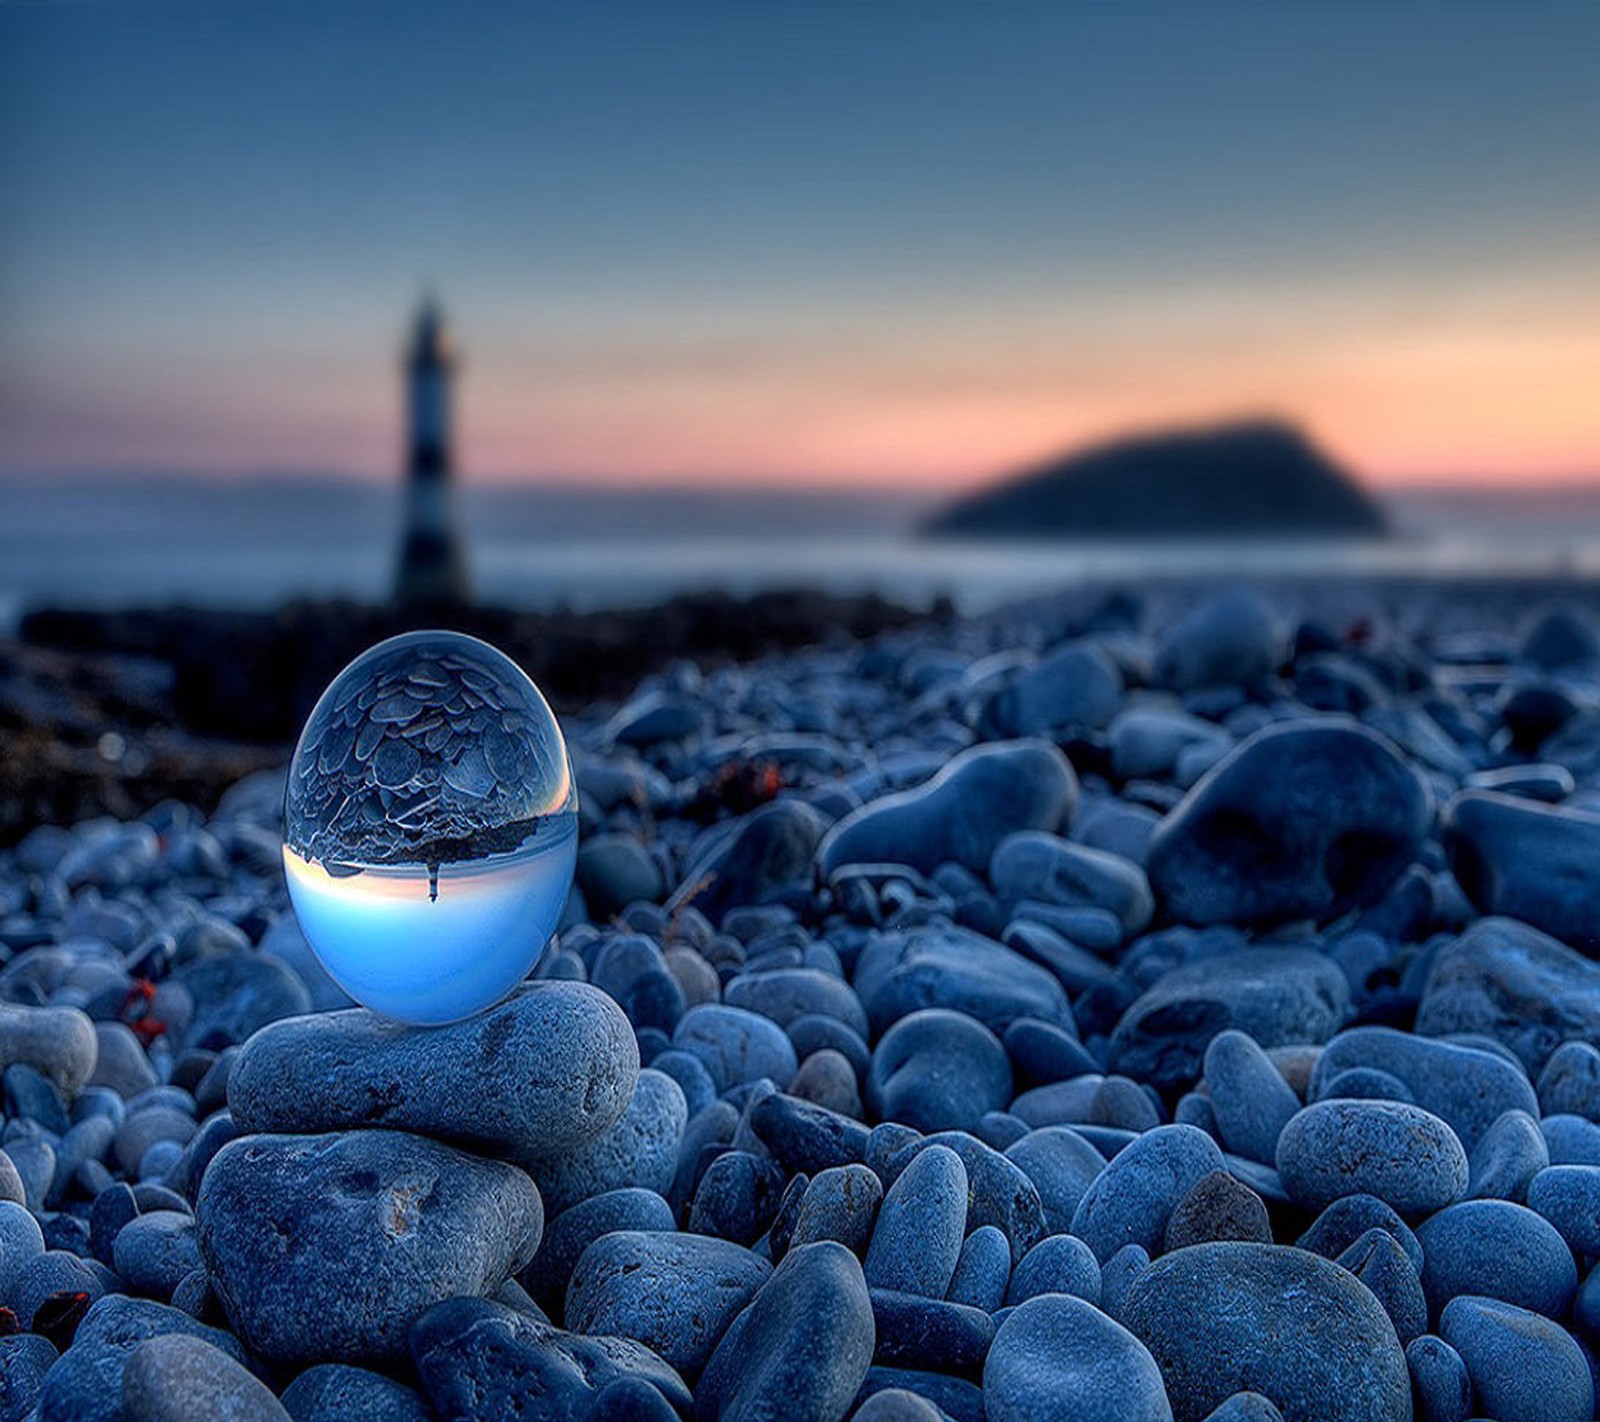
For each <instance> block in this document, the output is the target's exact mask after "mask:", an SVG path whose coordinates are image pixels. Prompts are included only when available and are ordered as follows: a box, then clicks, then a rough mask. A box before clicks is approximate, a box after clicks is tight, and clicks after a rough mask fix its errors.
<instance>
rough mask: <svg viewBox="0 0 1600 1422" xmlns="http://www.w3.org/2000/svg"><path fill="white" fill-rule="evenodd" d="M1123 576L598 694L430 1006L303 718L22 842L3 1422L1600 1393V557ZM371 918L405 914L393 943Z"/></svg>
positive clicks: (1356, 1419)
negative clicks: (331, 958)
mask: <svg viewBox="0 0 1600 1422" xmlns="http://www.w3.org/2000/svg"><path fill="white" fill-rule="evenodd" d="M1548 591H1549V590H1548V589H1547V590H1545V593H1541V595H1540V596H1538V597H1537V598H1535V597H1532V596H1528V595H1526V594H1525V592H1523V591H1520V590H1516V589H1511V588H1509V587H1508V588H1503V589H1499V590H1490V591H1488V592H1484V591H1483V590H1481V589H1479V590H1476V591H1473V592H1470V593H1469V592H1468V591H1466V590H1464V589H1459V588H1453V587H1451V586H1449V585H1434V586H1425V585H1420V584H1419V585H1412V586H1408V587H1403V588H1389V589H1384V588H1379V587H1377V586H1375V585H1372V584H1363V583H1359V582H1352V583H1349V584H1346V585H1343V586H1341V587H1338V588H1333V589H1323V590H1317V589H1313V588H1286V587H1282V586H1277V587H1258V588H1243V587H1238V588H1226V587H1217V586H1210V585H1208V586H1196V587H1186V588H1178V587H1163V588H1161V589H1158V590H1156V591H1153V592H1149V593H1147V594H1145V595H1136V594H1131V593H1125V592H1124V593H1101V592H1092V590H1082V591H1080V592H1079V593H1077V594H1076V595H1074V596H1073V597H1071V598H1062V599H1044V600H1039V601H1035V602H1030V603H1027V604H1023V605H1018V606H1014V607H1011V608H1006V609H1002V610H1000V611H998V612H994V613H990V614H987V615H984V616H972V617H954V616H949V617H944V618H941V619H940V620H938V621H937V622H934V621H927V622H916V623H912V624H910V625H906V626H895V627H890V628H888V629H886V630H882V631H878V632H876V633H875V634H874V635H872V636H870V637H867V638H865V639H861V640H849V639H838V640H835V641H832V642H829V643H827V644H825V645H820V646H816V647H811V648H803V649H799V650H785V651H781V652H775V653H772V654H769V655H766V656H763V657H761V658H759V659H757V660H752V661H748V662H745V663H743V664H737V665H727V664H721V665H711V664H709V663H708V664H706V665H704V666H701V665H697V664H695V663H694V662H692V661H689V660H679V661H676V662H674V663H672V664H671V665H669V666H667V667H666V668H665V669H664V670H662V671H659V672H655V673H652V674H649V675H647V676H646V677H645V678H644V679H643V680H641V681H640V682H639V683H638V684H637V686H635V687H634V688H633V689H632V690H631V691H629V692H627V693H625V694H623V695H621V696H617V697H613V698H612V699H610V700H608V701H604V702H596V703H593V704H592V705H589V706H586V707H585V708H584V709H582V710H579V711H576V712H571V713H568V712H565V711H563V708H562V707H561V705H560V704H559V701H558V702H557V704H556V708H555V709H556V711H557V713H558V714H559V715H560V719H561V724H562V727H563V730H564V732H565V735H566V740H567V744H568V748H569V751H570V754H571V758H572V765H573V770H574V773H575V778H576V783H577V788H578V799H579V815H580V820H579V824H580V840H579V848H578V853H577V871H576V882H575V885H574V888H573V891H572V893H571V894H570V896H569V897H568V900H567V902H566V906H565V909H564V912H563V914H562V918H561V923H560V926H559V928H558V930H557V932H556V934H555V935H554V937H553V938H552V940H551V942H550V943H549V945H548V947H547V948H546V950H545V952H544V954H543V956H542V957H541V958H540V959H539V961H538V964H537V966H536V967H535V969H534V971H533V973H532V974H531V976H530V978H529V979H528V981H526V982H525V983H523V984H522V985H521V986H520V987H519V988H517V989H516V990H515V991H514V992H513V994H512V995H511V996H510V997H509V998H507V999H506V1000H504V1001H503V1002H501V1003H500V1004H498V1005H497V1006H494V1007H492V1008H490V1009H488V1010H486V1011H484V1012H482V1013H479V1014H477V1015H475V1016H473V1017H470V1018H467V1019H466V1020H464V1021H460V1022H456V1023H453V1024H451V1025H447V1026H443V1027H437V1028H416V1027H408V1026H405V1025H403V1024H400V1023H397V1022H393V1021H390V1020H388V1019H385V1018H383V1017H381V1016H378V1015H377V1014H375V1013H372V1012H370V1011H368V1010H367V1009H365V1008H361V1007H356V1006H354V1005H353V1004H352V1003H351V1002H350V1000H349V999H348V998H347V997H346V996H345V994H344V993H343V991H342V990H341V989H340V988H339V987H338V986H337V984H335V982H334V981H333V980H332V979H331V978H330V977H329V976H328V975H327V973H326V972H325V971H324V969H323V968H322V966H321V965H320V963H319V962H318V960H317V957H316V955H315V953H314V952H313V950H312V949H311V947H310V945H309V944H308V942H307V941H306V939H305V937H304V935H303V934H302V932H301V931H300V928H299V926H298V925H297V923H296V920H295V917H294V914H293V912H292V910H291V909H290V906H289V900H288V894H287V890H286V885H285V878H284V870H283V857H282V831H283V807H284V791H285V778H284V773H283V771H282V770H268V771H264V772H260V773H257V774H254V775H251V776H250V777H248V778H247V779H244V780H242V781H240V782H238V783H237V784H236V785H235V786H234V787H233V788H232V789H231V790H229V791H228V792H227V793H226V794H225V795H224V796H223V797H222V799H221V801H220V803H219V804H218V805H216V807H215V808H214V809H212V810H211V811H210V812H209V813H203V812H202V811H201V810H199V809H197V808H195V807H193V806H190V805H187V804H184V803H182V802H179V801H168V802H166V803H163V804H161V805H159V806H157V807H156V808H155V809H153V810H151V811H149V812H148V813H145V814H144V815H142V816H140V817H138V818H126V819H111V818H103V819H91V820H86V821H83V822H81V823H78V824H76V825H58V826H52V825H46V826H40V827H36V828H34V829H32V830H31V831H30V832H28V833H27V834H26V835H25V836H24V837H22V838H21V839H20V840H18V841H17V842H16V843H15V844H13V845H12V846H11V847H10V848H8V849H4V850H0V1072H3V1085H4V1108H5V1109H4V1121H5V1124H4V1128H3V1132H0V1422H123V1419H126V1422H214V1419H221V1418H227V1419H233V1420H234V1422H284V1420H285V1419H289V1418H292V1419H294V1422H336V1419H366V1418H370V1419H375V1422H429V1419H437V1422H446V1419H462V1420H463V1422H499V1419H512V1418H518V1419H529V1422H532V1419H543V1418H551V1419H561V1422H624V1420H625V1419H639V1422H671V1419H674V1418H681V1419H691V1418H692V1419H697V1422H785V1420H786V1419H793V1420H794V1422H846V1419H852V1418H854V1419H859V1422H937V1419H939V1418H948V1419H953V1422H981V1419H987V1420H988V1422H1275V1420H1276V1419H1281V1422H1407V1419H1418V1422H1469V1419H1478V1418H1483V1419H1492V1420H1493V1422H1588V1419H1591V1418H1593V1417H1594V1416H1595V1413H1596V1405H1595V1404H1596V1386H1595V1378H1596V1375H1597V1370H1600V1363H1597V1360H1596V1352H1595V1348H1596V1346H1600V1269H1597V1268H1596V1267H1595V1266H1596V1262H1597V1261H1600V964H1597V962H1596V961H1595V960H1596V958H1597V957H1600V621H1597V620H1596V617H1595V613H1594V611H1593V607H1594V600H1593V598H1592V597H1591V596H1589V595H1587V594H1586V593H1585V592H1584V591H1583V590H1582V589H1578V590H1576V591H1574V590H1572V589H1568V590H1567V593H1566V595H1563V596H1558V597H1553V598H1552V597H1550V596H1548V595H1546V594H1548ZM380 946H381V945H380Z"/></svg>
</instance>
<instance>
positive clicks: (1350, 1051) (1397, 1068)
mask: <svg viewBox="0 0 1600 1422" xmlns="http://www.w3.org/2000/svg"><path fill="white" fill-rule="evenodd" d="M1358 1067H1375V1068H1377V1069H1378V1070H1380V1071H1385V1072H1388V1073H1390V1074H1391V1075H1392V1076H1395V1077H1397V1078H1398V1079H1399V1080H1400V1081H1401V1082H1402V1083H1404V1085H1405V1087H1406V1089H1407V1091H1409V1092H1410V1094H1411V1099H1412V1101H1413V1102H1414V1103H1415V1104H1416V1105H1418V1106H1420V1107H1422V1109H1423V1110H1424V1111H1430V1112H1432V1113H1433V1114H1434V1115H1435V1116H1437V1117H1439V1119H1440V1120H1441V1121H1443V1122H1444V1123H1445V1124H1446V1125H1448V1126H1449V1127H1450V1129H1451V1130H1452V1131H1454V1132H1455V1133H1456V1135H1457V1137H1458V1138H1459V1139H1460V1141H1461V1144H1462V1145H1463V1146H1464V1147H1465V1148H1466V1149H1467V1151H1468V1152H1469V1153H1470V1152H1471V1151H1472V1149H1473V1148H1474V1147H1475V1146H1476V1145H1477V1144H1478V1141H1479V1140H1480V1139H1481V1138H1482V1136H1483V1133H1484V1132H1485V1131H1486V1130H1488V1129H1489V1127H1490V1126H1491V1125H1492V1124H1493V1123H1494V1122H1495V1121H1496V1120H1497V1119H1498V1118H1499V1117H1500V1116H1502V1115H1504V1114H1505V1112H1507V1111H1526V1112H1529V1113H1531V1114H1533V1115H1537V1114H1538V1112H1539V1103H1538V1100H1537V1098H1536V1097H1535V1096H1534V1091H1533V1087H1532V1085H1530V1083H1529V1081H1528V1078H1527V1075H1526V1073H1524V1072H1522V1071H1520V1070H1518V1068H1517V1067H1516V1066H1515V1065H1514V1064H1513V1063H1511V1062H1508V1061H1506V1059H1505V1058H1504V1057H1502V1056H1500V1055H1498V1054H1497V1053H1495V1052H1490V1051H1481V1050H1479V1049H1478V1048H1476V1047H1470V1046H1466V1045H1464V1044H1462V1043H1457V1042H1437V1041H1430V1040H1429V1039H1428V1038H1426V1037H1413V1036H1411V1035H1410V1034H1409V1033H1406V1032H1397V1031H1395V1030H1394V1029H1393V1028H1391V1027H1356V1028H1352V1029H1351V1030H1350V1031H1348V1032H1341V1033H1340V1034H1339V1035H1338V1036H1337V1037H1335V1038H1334V1039H1333V1040H1332V1041H1331V1042H1329V1043H1328V1044H1327V1046H1325V1047H1324V1048H1323V1049H1322V1054H1321V1055H1320V1056H1319V1057H1318V1058H1317V1065H1316V1068H1315V1070H1314V1071H1313V1072H1312V1074H1311V1095H1312V1097H1313V1098H1316V1099H1320V1098H1321V1097H1323V1096H1324V1095H1326V1094H1327V1090H1326V1087H1327V1084H1328V1083H1329V1081H1330V1080H1331V1079H1332V1078H1333V1077H1334V1076H1336V1075H1338V1074H1339V1073H1340V1072H1344V1071H1348V1070H1351V1069H1353V1068H1358Z"/></svg>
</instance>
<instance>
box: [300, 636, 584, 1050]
mask: <svg viewBox="0 0 1600 1422" xmlns="http://www.w3.org/2000/svg"><path fill="white" fill-rule="evenodd" d="M576 849H577V791H576V789H575V787H574V785H573V781H572V774H571V769H570V767H569V765H568V762H567V751H566V744H565V742H564V740H563V739H562V735H561V729H560V727H559V726H558V725H557V724H556V719H555V717H554V716H553V715H552V714H551V711H550V708H549V707H548V706H547V705H546V704H545V701H544V698H543V697H542V696H540V694H539V691H538V688H536V687H535V686H534V684H533V683H532V682H531V681H530V680H529V679H528V678H527V676H525V675H524V674H523V672H522V671H521V670H520V669H519V668H518V667H517V666H516V664H515V663H513V662H512V661H511V660H510V659H509V658H507V657H505V656H504V655H502V654H501V653H500V652H498V651H496V650H495V649H494V648H493V647H490V646H488V645H487V644H485V643H483V642H479V641H477V640H476V639H474V638H471V637H465V636H462V635H461V634H459V633H455V632H412V633H408V634H406V635H405V636H402V637H395V638H391V639H390V640H389V641H387V642H382V643H380V644H379V645H378V646H376V647H373V648H372V649H371V650H369V651H367V652H364V653H363V654H362V655H361V656H360V657H358V658H356V660H355V661H353V662H352V663H351V664H350V665H349V666H348V667H346V668H345V670H344V671H343V672H341V673H340V674H339V676H338V677H337V678H335V680H334V682H333V684H332V685H331V686H329V688H328V690H327V691H326V692H324V693H323V696H322V699H321V700H320V701H318V703H317V705H316V708H315V710H313V711H312V713H311V718H310V720H308V721H307V723H306V728H305V731H304V733H303V734H302V735H301V738H300V744H299V745H298V746H297V747H296V748H295V754H294V760H293V763H292V764H291V766H290V768H289V785H288V797H287V804H286V808H285V846H284V859H285V864H286V866H287V868H288V874H289V886H290V891H291V896H292V897H293V899H294V903H295V908H296V911H297V913H298V914H299V916H300V920H301V925H302V927H303V928H304V929H305V932H306V936H307V937H308V938H309V939H310V940H311V943H312V945H313V946H314V947H315V948H316V950H317V952H318V954H319V956H321V958H322V960H323V962H324V964H325V966H327V968H328V970H329V972H330V973H332V974H333V976H334V978H335V979H337V980H338V981H339V982H340V983H341V985H343V986H344V987H345V989H346V990H347V991H348V992H349V993H350V994H351V996H352V997H355V998H356V999H357V1000H358V1001H362V1002H366V1003H367V1004H368V1005H369V1006H373V1007H378V1008H381V1009H382V1010H384V1011H387V1012H390V1013H392V1014H393V1015H395V1016H400V1017H407V1018H410V1019H411V1020H414V1021H444V1020H448V1019H449V1018H450V1017H455V1016H461V1015H464V1014H465V1013H468V1012H471V1011H474V1010H476V1009H477V1008H479V1007H484V1006H487V1005H488V1004H489V1003H490V1002H492V1001H494V1000H495V999H496V998H498V997H499V996H500V995H501V994H503V993H504V992H505V991H506V990H507V989H509V988H510V987H511V986H512V985H513V984H514V983H515V982H516V981H517V980H518V979H519V978H520V977H521V976H522V975H523V974H524V973H525V972H526V971H527V969H528V967H529V966H530V965H531V964H532V962H533V961H534V959H536V958H537V956H538V954H539V951H540V949H541V948H542V947H543V945H544V941H545V939H546V938H547V937H548V936H549V933H550V930H551V928H552V927H553V926H554V924H555V921H556V918H557V917H558V916H559V914H560V911H561V906H562V903H563V902H564V901H565V898H566V893H567V889H568V887H569V885H570V882H571V877H572V864H573V860H574V857H575V855H576ZM412 890H415V892H412ZM418 905H420V906H421V907H420V908H418V907H417V906H418ZM430 908H431V909H432V912H431V913H430V912H429V909H430ZM380 937H382V938H383V940H384V941H383V942H382V943H381V944H380V943H379V942H378V941H377V940H378V939H379V938H380ZM519 964H520V966H518V965H519ZM485 994H487V996H485ZM425 999H426V1000H425Z"/></svg>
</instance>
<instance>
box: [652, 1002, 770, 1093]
mask: <svg viewBox="0 0 1600 1422" xmlns="http://www.w3.org/2000/svg"><path fill="white" fill-rule="evenodd" d="M672 1045H673V1046H674V1047H677V1048H678V1049H679V1050H680V1051H685V1052H688V1053H689V1054H690V1056H694V1057H698V1058H699V1059H700V1062H701V1064H702V1065H703V1066H704V1067H705V1069H706V1070H707V1071H708V1072H709V1073H710V1074H711V1079H712V1081H714V1082H715V1083H716V1085H717V1089H718V1090H719V1091H726V1090H727V1089H728V1088H729V1087H730V1086H739V1085H741V1084H743V1083H745V1082H750V1081H756V1080H758V1079H759V1078H761V1077H763V1076H765V1077H770V1078H771V1079H772V1081H773V1082H774V1083H776V1084H777V1086H778V1087H779V1088H780V1089H781V1088H782V1087H785V1086H787V1085H788V1084H789V1083H790V1082H791V1081H793V1080H794V1074H795V1072H797V1071H798V1070H799V1069H800V1059H799V1058H798V1057H797V1056H796V1055H795V1051H794V1044H793V1043H792V1042H791V1041H790V1040H789V1038H788V1036H787V1035H786V1034H785V1033H784V1030H783V1028H781V1027H780V1026H778V1024H777V1023H776V1022H774V1021H772V1020H771V1019H770V1018H767V1017H761V1016H758V1015H757V1014H756V1013H754V1012H746V1011H745V1010H744V1009H742V1008H738V1007H726V1006H724V1005H723V1004H722V1003H720V1002H703V1003H700V1004H699V1005H698V1006H696V1007H691V1008H690V1009H689V1010H688V1011H687V1012H685V1013H684V1014H683V1017H682V1018H681V1019H680V1020H679V1022H678V1025H677V1027H676V1028H675V1029H674V1030H673V1033H672Z"/></svg>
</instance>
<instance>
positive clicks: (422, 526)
mask: <svg viewBox="0 0 1600 1422" xmlns="http://www.w3.org/2000/svg"><path fill="white" fill-rule="evenodd" d="M455 368H456V351H455V346H454V343H453V342H452V341H451V339H450V332H449V329H448V328H447V327H446V325H445V323H444V315H443V313H442V312H441V311H440V310H439V304H438V302H437V301H435V300H434V299H433V297H432V296H431V295H429V296H427V297H426V298H424V300H423V303H422V307H421V309H420V310H419V311H418V312H417V323H416V328H415V330H414V332H413V334H412V339H411V344H410V347H409V348H408V349H407V351H406V352H405V357H404V370H405V381H406V417H407V436H408V446H409V448H408V459H407V467H406V523H405V534H404V536H403V538H402V540H401V544H400V566H399V570H398V573H397V575H396V578H395V601H396V602H397V603H398V604H399V605H400V606H401V607H402V608H405V609H412V610H425V609H430V608H449V607H453V606H459V605H461V604H463V603H465V602H466V601H467V595H468V594H467V565H466V559H465V557H464V556H463V554H462V551H461V540H460V538H459V537H458V535H457V533H456V522H455V496H454V489H453V483H454V464H455V460H454V454H453V451H452V448H451V437H450V435H451V431H450V403H451V390H450V384H451V381H452V380H453V379H454V376H455Z"/></svg>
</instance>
